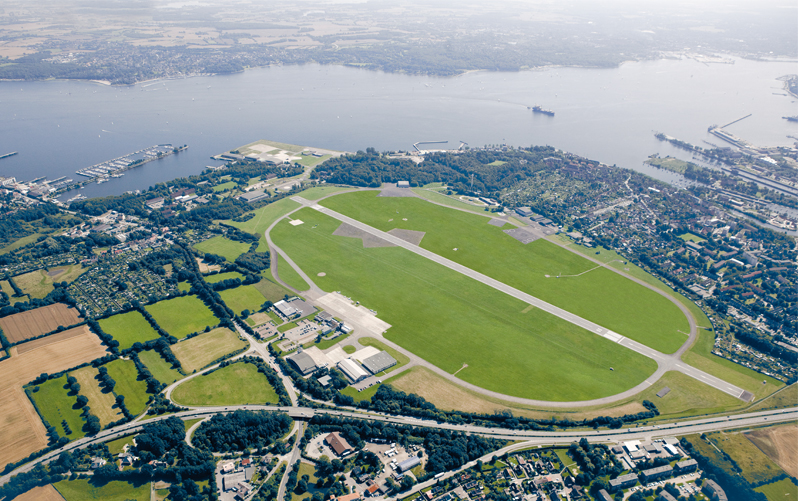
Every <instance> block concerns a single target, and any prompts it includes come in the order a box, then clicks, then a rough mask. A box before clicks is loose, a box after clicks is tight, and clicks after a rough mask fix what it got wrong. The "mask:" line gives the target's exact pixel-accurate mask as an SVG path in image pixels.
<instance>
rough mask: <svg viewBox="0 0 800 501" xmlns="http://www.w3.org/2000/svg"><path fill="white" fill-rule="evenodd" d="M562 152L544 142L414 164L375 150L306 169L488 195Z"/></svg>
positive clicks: (341, 178) (344, 178) (330, 176)
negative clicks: (313, 168) (445, 187)
mask: <svg viewBox="0 0 800 501" xmlns="http://www.w3.org/2000/svg"><path fill="white" fill-rule="evenodd" d="M549 157H557V158H558V159H559V160H560V158H561V155H560V154H559V153H558V152H556V150H555V149H554V148H551V147H549V146H532V147H530V148H520V149H516V150H515V149H513V148H505V149H502V150H501V151H486V150H466V151H464V152H463V153H460V154H455V155H454V154H451V153H433V154H429V155H426V156H425V160H424V161H423V162H421V163H419V164H417V163H414V162H412V161H411V160H410V159H406V158H397V157H389V156H385V155H381V154H380V153H378V152H377V151H375V149H374V148H367V151H359V152H358V153H356V154H354V155H343V156H340V157H337V158H332V159H330V160H328V161H326V162H325V163H324V164H323V165H322V166H320V167H318V168H317V169H315V170H314V172H312V173H311V177H312V179H321V180H324V181H326V182H328V183H335V184H348V185H353V186H366V187H371V188H377V187H379V186H381V184H382V183H396V182H397V181H408V182H409V184H411V186H423V185H425V184H428V183H445V184H447V186H448V187H450V188H451V189H452V190H453V191H456V192H458V193H478V194H486V195H492V194H494V193H497V192H499V191H500V190H502V189H504V188H508V187H510V186H513V185H514V184H516V183H517V182H519V181H522V180H523V179H525V178H528V177H530V176H532V175H533V174H534V173H536V172H538V171H540V170H543V169H546V168H547V165H546V164H545V162H544V160H545V159H546V158H549Z"/></svg>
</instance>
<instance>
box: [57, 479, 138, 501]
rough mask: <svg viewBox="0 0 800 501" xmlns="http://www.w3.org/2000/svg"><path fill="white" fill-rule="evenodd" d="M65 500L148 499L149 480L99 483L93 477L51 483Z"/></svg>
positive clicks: (107, 500) (123, 500)
mask: <svg viewBox="0 0 800 501" xmlns="http://www.w3.org/2000/svg"><path fill="white" fill-rule="evenodd" d="M53 486H54V487H55V488H56V490H57V491H58V492H59V493H60V494H61V495H62V496H64V499H65V500H66V501H90V500H94V499H102V500H103V501H129V500H130V501H150V482H149V481H148V482H143V483H136V484H134V483H129V482H123V481H119V480H115V481H112V482H108V483H99V482H96V481H95V480H94V479H77V480H62V481H61V482H58V483H56V484H53Z"/></svg>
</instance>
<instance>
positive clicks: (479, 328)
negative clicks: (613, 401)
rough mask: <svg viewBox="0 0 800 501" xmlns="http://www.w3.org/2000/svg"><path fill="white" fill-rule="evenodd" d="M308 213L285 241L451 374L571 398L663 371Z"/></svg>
mask: <svg viewBox="0 0 800 501" xmlns="http://www.w3.org/2000/svg"><path fill="white" fill-rule="evenodd" d="M334 198H335V197H334ZM298 217H299V218H301V219H303V220H304V221H305V222H306V224H302V225H299V226H291V225H290V224H289V223H288V222H286V221H281V222H280V223H279V224H278V225H277V226H276V227H275V229H274V230H273V231H272V235H271V237H272V239H273V240H274V241H275V243H276V245H278V246H279V247H281V248H282V249H283V250H284V251H286V252H287V253H288V254H289V256H291V257H292V259H293V260H295V262H297V263H298V265H299V266H301V267H302V268H303V270H304V271H305V272H306V273H308V274H309V275H311V276H314V278H315V281H317V283H318V285H319V286H320V287H321V288H322V289H323V290H329V291H334V290H340V291H342V293H344V294H345V295H347V296H349V297H352V298H354V299H357V300H359V301H361V303H362V304H364V305H365V306H366V307H368V308H371V309H374V310H376V311H377V312H378V316H379V317H380V318H381V319H383V320H385V321H386V322H388V323H390V324H391V325H392V326H393V327H392V328H391V329H390V330H389V331H388V333H387V337H388V338H389V339H390V340H392V341H393V342H395V343H398V344H400V345H401V346H403V347H404V348H406V349H408V350H409V351H411V352H413V353H415V354H417V355H419V356H421V357H423V358H424V359H426V360H428V361H429V362H431V363H433V364H435V365H437V366H438V367H440V368H442V369H443V370H445V371H447V372H449V373H451V374H452V373H454V372H456V371H457V370H459V369H461V368H462V365H463V364H465V363H467V364H468V365H469V367H468V368H466V369H464V370H462V371H460V372H459V373H458V377H459V378H461V379H464V380H465V381H468V382H470V383H473V384H476V385H478V386H481V387H483V388H487V389H491V390H494V391H498V392H501V393H504V394H509V395H514V396H520V397H526V398H535V399H542V400H559V401H571V400H586V399H591V398H598V397H602V396H608V395H615V394H617V393H619V392H621V391H624V390H626V389H628V388H630V387H632V386H635V385H636V384H638V383H639V382H641V381H642V380H644V379H645V378H647V376H649V375H650V374H652V373H653V372H654V371H655V368H656V364H655V362H653V361H652V360H650V359H648V358H645V357H643V356H641V355H638V354H636V353H634V352H633V351H631V350H628V349H626V348H623V347H621V346H619V345H617V344H615V343H612V342H611V341H608V340H606V339H604V338H601V337H599V336H596V335H592V334H589V333H587V332H586V331H584V330H583V329H580V328H578V327H576V326H574V325H572V324H569V323H567V322H565V321H563V320H561V319H559V318H557V317H555V316H552V315H549V314H546V313H544V312H542V311H541V310H537V309H533V310H531V311H527V313H522V312H523V310H526V309H528V308H527V307H528V305H527V304H525V303H523V302H521V301H519V300H517V299H514V298H512V297H510V296H508V295H506V294H503V293H501V292H499V291H496V290H495V289H492V288H490V287H488V286H486V285H484V284H482V283H480V282H478V281H476V280H473V279H470V278H467V277H465V276H464V275H461V274H459V273H457V272H454V271H451V270H449V269H448V268H445V267H444V266H441V265H438V264H436V263H433V262H432V261H430V260H428V259H425V258H423V257H421V256H418V255H416V254H413V253H411V252H408V251H406V250H404V249H402V248H398V247H380V248H369V249H365V248H363V246H362V242H361V240H358V239H354V238H348V237H339V236H333V235H332V233H333V231H334V230H335V229H336V228H337V227H338V226H339V222H338V221H336V220H334V219H332V218H330V217H328V216H325V215H323V214H321V213H319V212H317V211H314V210H312V209H303V210H302V211H300V212H298ZM315 225H316V228H315ZM320 249H324V252H320ZM321 271H325V272H326V275H325V276H324V277H318V276H317V273H319V272H321ZM387 284H391V287H387ZM399 298H402V301H400V300H398V299H399ZM554 361H557V363H556V362H554ZM499 367H502V368H503V370H498V368H499ZM609 367H614V368H615V371H610V370H609ZM556 374H557V375H556ZM534 381H541V382H542V384H531V382H534ZM545 382H546V383H545Z"/></svg>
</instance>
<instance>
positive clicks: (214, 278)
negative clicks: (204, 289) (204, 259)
mask: <svg viewBox="0 0 800 501" xmlns="http://www.w3.org/2000/svg"><path fill="white" fill-rule="evenodd" d="M231 278H238V279H239V280H244V275H242V274H241V273H239V272H238V271H226V272H223V273H217V274H216V275H206V276H204V277H203V280H205V281H206V282H208V283H210V284H215V283H217V282H222V281H223V280H228V279H231Z"/></svg>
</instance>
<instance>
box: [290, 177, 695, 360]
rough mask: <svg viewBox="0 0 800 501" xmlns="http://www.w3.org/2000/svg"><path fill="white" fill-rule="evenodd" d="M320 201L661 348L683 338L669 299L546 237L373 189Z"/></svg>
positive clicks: (682, 322)
mask: <svg viewBox="0 0 800 501" xmlns="http://www.w3.org/2000/svg"><path fill="white" fill-rule="evenodd" d="M322 205H324V206H326V207H329V208H331V209H333V210H335V211H338V212H340V213H343V214H345V215H347V216H350V217H352V218H355V219H357V220H359V221H361V222H363V223H366V224H369V225H370V226H373V227H375V228H378V229H380V230H383V231H389V230H392V229H395V228H397V229H405V230H414V231H423V232H425V236H424V238H423V239H422V242H421V244H420V245H421V246H422V247H423V248H425V249H427V250H430V251H432V252H435V253H437V254H439V255H441V256H443V257H446V258H448V259H451V260H453V261H455V262H457V263H460V264H462V265H464V266H466V267H468V268H471V269H473V270H476V271H479V272H481V273H484V274H486V275H488V276H490V277H492V278H495V279H497V280H499V281H501V282H503V283H505V284H507V285H510V286H512V287H515V288H517V289H519V290H522V291H524V292H527V293H529V294H531V295H533V296H536V297H538V298H539V299H542V300H544V301H547V302H549V303H551V304H553V305H555V306H558V307H560V308H563V309H565V310H567V311H570V312H572V313H574V314H576V315H579V316H581V317H583V318H586V319H587V320H591V321H593V322H595V323H597V324H599V325H602V326H604V327H606V328H608V329H611V330H612V331H614V332H617V333H619V334H622V335H624V336H627V337H629V338H631V339H633V340H635V341H639V342H640V343H644V344H646V345H648V346H650V347H651V348H655V349H657V350H659V351H661V352H663V353H672V352H674V351H676V350H677V349H678V348H679V347H680V346H681V345H682V344H683V343H684V342H685V341H686V334H683V332H688V329H689V325H688V322H687V320H686V317H685V316H684V315H683V313H682V312H681V311H680V309H678V308H677V307H676V306H675V305H674V304H672V303H671V302H670V301H669V300H667V299H666V298H664V297H663V296H660V295H659V294H657V293H655V292H653V291H651V290H649V289H646V288H644V287H642V286H641V285H638V284H636V283H635V282H633V281H631V280H628V279H627V278H625V277H622V276H621V275H618V274H616V273H614V272H612V271H609V270H607V269H605V268H598V267H597V265H596V264H595V263H592V262H590V261H588V260H586V259H583V258H581V257H580V256H578V255H576V254H574V253H571V252H568V251H566V250H565V249H562V248H560V247H558V246H556V245H553V244H552V243H551V242H550V241H548V240H547V239H539V240H537V241H535V242H532V243H530V244H527V245H523V244H522V243H520V242H518V241H517V240H515V239H514V238H511V237H510V236H509V235H507V234H505V233H503V231H502V230H503V228H500V227H496V226H492V225H489V224H487V223H488V218H487V217H479V216H475V215H471V214H469V213H466V212H463V211H455V210H450V209H448V208H445V207H441V206H438V205H435V204H431V203H428V202H426V201H424V200H420V199H418V198H407V197H402V198H392V197H378V196H377V192H376V191H360V192H354V193H345V194H342V195H337V196H334V197H330V198H327V199H325V200H324V201H322ZM298 217H299V216H298ZM301 219H302V218H301ZM506 228H508V226H507V227H506ZM334 229H335V228H334ZM454 249H457V250H454ZM559 275H560V278H557V277H558V276H559Z"/></svg>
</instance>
